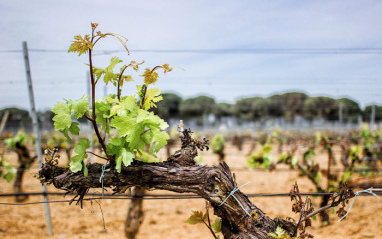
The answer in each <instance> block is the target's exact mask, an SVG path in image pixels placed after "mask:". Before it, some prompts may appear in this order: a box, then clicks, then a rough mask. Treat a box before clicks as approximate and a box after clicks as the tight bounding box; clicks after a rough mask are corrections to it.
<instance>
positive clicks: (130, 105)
mask: <svg viewBox="0 0 382 239" xmlns="http://www.w3.org/2000/svg"><path fill="white" fill-rule="evenodd" d="M124 104H125V108H126V109H127V110H128V111H130V112H135V111H137V110H138V108H139V107H138V105H137V98H135V97H134V96H127V97H126V99H125V100H124Z"/></svg>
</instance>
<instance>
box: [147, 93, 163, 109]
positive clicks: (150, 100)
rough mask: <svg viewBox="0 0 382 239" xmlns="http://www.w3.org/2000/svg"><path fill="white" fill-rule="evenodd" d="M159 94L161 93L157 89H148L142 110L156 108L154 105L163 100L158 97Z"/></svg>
mask: <svg viewBox="0 0 382 239" xmlns="http://www.w3.org/2000/svg"><path fill="white" fill-rule="evenodd" d="M160 93H162V91H161V90H159V89H156V88H152V89H148V90H147V91H146V98H145V103H144V104H143V108H144V109H145V110H148V109H150V108H152V107H154V108H156V107H157V106H156V104H155V103H158V102H159V101H161V100H163V97H162V96H161V95H160Z"/></svg>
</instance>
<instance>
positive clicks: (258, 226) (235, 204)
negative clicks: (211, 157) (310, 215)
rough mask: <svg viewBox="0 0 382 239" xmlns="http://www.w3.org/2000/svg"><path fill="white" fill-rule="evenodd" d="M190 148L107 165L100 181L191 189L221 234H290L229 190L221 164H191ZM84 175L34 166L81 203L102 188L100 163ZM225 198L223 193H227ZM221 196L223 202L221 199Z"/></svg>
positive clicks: (120, 188) (53, 165)
mask: <svg viewBox="0 0 382 239" xmlns="http://www.w3.org/2000/svg"><path fill="white" fill-rule="evenodd" d="M195 155H196V150H195V149H187V148H186V149H182V150H179V151H177V152H176V153H175V154H174V155H173V156H171V157H170V158H168V160H167V161H165V162H162V163H142V162H140V161H134V162H133V163H132V164H131V165H130V166H128V167H124V166H123V167H122V171H121V173H118V172H116V171H115V169H113V168H112V167H111V168H109V169H107V170H106V171H105V172H104V178H103V186H104V187H110V188H112V189H113V191H114V192H116V193H123V192H125V191H126V190H127V189H128V188H130V187H133V186H139V187H141V188H143V189H146V190H154V189H157V190H158V189H159V190H168V191H172V192H178V193H195V194H197V195H199V196H201V197H203V198H204V199H206V200H207V201H209V202H211V205H212V207H213V208H214V213H215V215H217V216H219V217H220V218H221V219H222V233H223V235H224V238H232V239H234V238H253V239H255V238H261V239H263V238H271V237H270V236H268V233H269V232H274V231H275V230H276V228H277V227H278V226H280V227H282V228H283V229H284V230H285V231H286V232H288V233H289V234H290V235H292V234H293V232H294V230H295V225H294V224H293V223H291V222H289V221H286V220H283V219H280V218H275V219H271V218H269V217H268V216H266V215H265V213H264V212H263V211H262V210H261V209H260V208H258V207H256V206H255V205H254V204H252V203H251V201H250V200H249V199H248V197H247V196H246V195H245V194H243V193H242V192H241V191H240V190H237V191H236V192H235V193H234V196H235V198H234V197H232V196H231V197H228V195H229V194H230V193H231V192H232V191H233V190H235V189H236V187H237V185H236V182H235V179H234V177H233V176H232V175H231V171H230V169H229V167H228V165H227V164H226V163H224V162H223V163H222V164H220V166H219V167H206V166H197V165H193V164H195V163H191V161H190V160H192V162H193V158H194V157H195ZM87 167H88V176H86V177H85V176H84V174H83V172H78V173H72V172H70V171H69V169H68V168H65V167H60V166H57V162H54V160H49V161H48V162H47V163H45V164H44V165H43V167H42V169H41V170H40V171H39V178H40V181H41V182H42V183H48V184H50V183H51V184H53V185H54V186H55V187H56V188H58V189H62V190H66V191H68V192H76V193H77V196H76V197H75V198H79V199H78V201H77V204H78V203H80V204H81V205H82V200H83V198H84V197H85V195H86V193H87V191H88V190H89V188H101V187H102V183H101V182H100V180H99V179H100V176H101V172H102V165H101V164H98V163H93V164H88V165H87ZM227 197H228V198H227ZM224 200H225V201H224Z"/></svg>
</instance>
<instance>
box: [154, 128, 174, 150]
mask: <svg viewBox="0 0 382 239" xmlns="http://www.w3.org/2000/svg"><path fill="white" fill-rule="evenodd" d="M152 133H153V136H152V143H155V153H158V151H159V150H160V149H161V148H163V146H165V145H166V144H167V140H169V139H170V136H169V135H168V134H167V132H166V131H160V130H155V129H153V130H152ZM150 150H152V149H150Z"/></svg>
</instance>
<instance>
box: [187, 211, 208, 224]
mask: <svg viewBox="0 0 382 239" xmlns="http://www.w3.org/2000/svg"><path fill="white" fill-rule="evenodd" d="M206 219H207V213H204V214H203V212H201V211H192V214H191V216H190V217H189V218H188V219H187V221H185V223H188V224H191V225H195V224H198V223H203V221H204V220H206Z"/></svg>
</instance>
